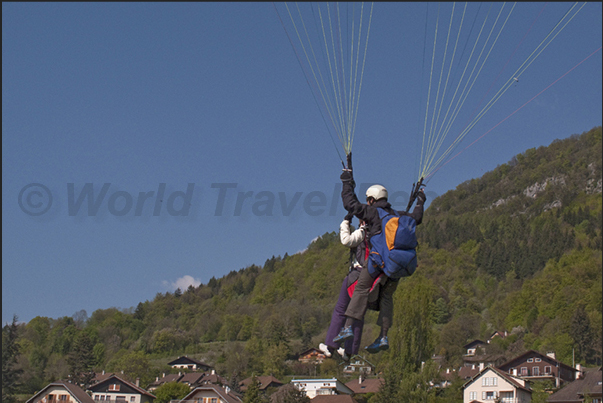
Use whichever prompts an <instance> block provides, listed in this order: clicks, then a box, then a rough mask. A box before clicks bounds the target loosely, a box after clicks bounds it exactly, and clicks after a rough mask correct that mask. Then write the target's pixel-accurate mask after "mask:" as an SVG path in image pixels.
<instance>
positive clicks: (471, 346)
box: [463, 339, 488, 357]
mask: <svg viewBox="0 0 603 403" xmlns="http://www.w3.org/2000/svg"><path fill="white" fill-rule="evenodd" d="M487 344H488V343H486V342H483V341H481V340H477V339H476V340H473V341H472V342H470V343H467V344H465V345H464V346H463V348H464V349H465V350H466V353H465V356H467V357H473V356H474V355H480V354H483V353H484V352H485V348H486V345H487Z"/></svg>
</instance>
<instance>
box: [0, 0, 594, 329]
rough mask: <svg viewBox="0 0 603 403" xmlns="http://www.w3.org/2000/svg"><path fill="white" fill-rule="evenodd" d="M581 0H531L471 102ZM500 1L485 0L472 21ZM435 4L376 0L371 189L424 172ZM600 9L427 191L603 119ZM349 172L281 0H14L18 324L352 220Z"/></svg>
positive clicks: (366, 124)
mask: <svg viewBox="0 0 603 403" xmlns="http://www.w3.org/2000/svg"><path fill="white" fill-rule="evenodd" d="M501 4H502V3H494V5H493V9H500V7H501ZM572 4H573V3H518V4H517V6H516V8H515V9H514V10H513V13H512V14H511V16H510V17H509V20H508V26H506V27H505V30H504V31H503V33H502V34H501V36H500V39H499V40H498V42H497V43H496V47H494V48H493V50H492V54H491V59H490V60H489V62H488V63H487V64H485V65H484V69H483V73H482V74H483V81H479V82H476V86H475V89H474V90H473V91H474V93H473V94H472V95H471V97H470V98H468V100H467V105H466V106H465V107H464V108H465V109H466V110H467V111H469V112H471V111H472V110H475V108H476V106H475V105H478V102H479V100H480V99H481V98H482V97H483V96H484V94H486V93H488V92H487V89H488V88H490V86H491V85H493V87H492V88H494V92H495V91H496V89H497V88H498V87H499V86H500V85H499V83H500V82H501V80H503V77H504V79H505V80H506V79H507V78H508V76H509V74H510V72H513V71H514V69H515V68H517V66H519V65H520V64H521V63H522V62H523V61H524V60H526V57H527V56H528V55H529V54H530V53H531V52H532V51H533V50H534V49H535V48H536V47H537V45H538V44H539V43H540V42H541V41H542V39H543V38H544V37H545V36H546V35H547V34H548V33H549V32H550V30H551V29H552V28H553V26H554V25H555V24H556V23H557V22H558V21H559V20H560V19H561V17H562V16H563V15H564V14H565V13H566V11H567V10H568V9H569V8H570V7H571V5H572ZM581 4H583V3H580V4H579V5H581ZM275 5H276V8H277V9H278V10H279V14H280V15H281V17H283V21H284V22H285V23H286V24H287V23H288V22H287V19H286V18H285V17H286V15H285V14H284V12H285V8H284V5H283V4H282V3H276V4H275ZM490 5H491V3H485V4H484V5H483V6H482V8H481V9H479V8H478V7H479V5H478V4H477V3H470V4H469V6H468V9H467V10H468V11H467V20H466V24H469V22H470V21H472V18H473V17H474V16H476V18H475V21H478V24H477V25H479V21H480V19H479V18H477V16H480V15H481V14H480V13H485V12H486V11H487V9H488V8H489V7H490ZM462 6H463V4H459V5H458V7H459V8H458V9H457V10H460V8H461V7H462ZM437 7H438V5H437V4H436V3H430V4H429V6H428V5H427V4H426V3H376V4H375V5H374V9H373V15H372V21H371V31H370V38H369V43H368V47H367V57H366V65H365V69H364V76H363V83H362V93H361V97H360V99H359V107H358V113H357V121H356V122H357V124H356V129H355V140H354V143H353V155H354V169H355V177H356V182H357V183H358V184H359V186H360V187H362V184H372V183H374V182H379V183H382V184H384V185H385V186H386V187H388V189H389V190H390V194H393V193H394V192H408V191H409V190H410V188H411V185H412V183H413V181H414V180H415V179H416V177H417V161H418V155H419V153H418V150H420V144H421V141H422V131H421V127H422V126H421V125H422V123H421V122H422V120H421V119H422V116H423V117H424V115H422V113H424V108H425V105H426V88H427V85H426V80H425V77H426V76H427V75H428V70H426V69H427V68H426V67H425V66H426V65H428V64H429V63H424V62H423V60H424V55H429V54H430V53H429V52H431V50H432V45H433V36H434V32H435V30H434V27H435V16H436V15H437ZM451 7H452V3H444V4H442V5H441V8H440V13H441V14H440V15H441V18H442V20H441V24H442V25H441V27H442V28H441V29H440V31H439V32H440V35H441V34H442V32H444V31H445V30H446V28H447V26H446V25H445V24H444V21H447V20H446V18H450V15H451ZM455 15H456V16H460V14H459V13H458V11H457V14H455ZM601 15H602V10H601V3H600V2H599V3H587V4H586V5H585V6H584V8H583V9H582V10H581V11H580V12H579V13H578V14H577V15H576V16H575V17H574V18H573V19H572V20H571V21H570V22H569V23H568V25H567V26H566V27H565V28H564V29H563V31H561V32H560V33H559V35H558V36H557V37H556V38H555V39H554V40H553V41H552V42H551V44H550V45H549V46H548V47H547V48H546V49H545V50H544V51H543V52H542V53H541V54H540V55H539V56H538V58H537V59H536V60H534V62H533V63H531V64H530V66H529V68H527V69H526V70H525V72H524V73H522V76H521V78H520V79H519V81H518V82H517V83H514V84H513V85H512V86H511V87H510V88H509V90H508V91H507V92H506V93H505V94H504V97H501V99H500V100H499V101H498V102H497V103H496V104H495V105H494V106H493V107H492V108H491V109H490V110H488V112H487V114H485V115H484V117H483V118H482V119H481V120H479V122H478V123H477V124H476V125H475V127H474V128H473V129H472V130H471V131H470V132H469V133H468V134H467V136H466V138H465V140H464V142H463V143H462V144H461V145H460V146H459V147H458V149H457V151H461V150H463V149H464V148H465V147H466V146H467V145H469V144H470V143H471V142H472V141H474V140H476V139H477V138H479V137H481V136H482V135H484V134H486V133H487V134H486V135H485V136H483V138H482V139H481V140H479V141H478V142H477V143H475V144H474V145H473V146H471V147H470V148H468V149H466V150H465V151H463V152H462V153H461V154H460V155H459V156H458V157H457V158H455V159H454V160H452V161H451V162H450V163H448V164H447V165H445V166H444V167H443V168H442V169H440V170H439V171H438V172H437V173H436V174H435V175H434V176H433V178H432V179H431V180H430V182H429V183H428V187H427V189H426V190H427V191H428V192H429V193H428V195H429V196H430V200H431V199H433V197H434V196H436V195H441V194H443V193H445V192H446V191H448V190H450V189H454V188H455V187H456V186H457V185H459V184H460V183H462V182H464V181H466V180H468V179H471V178H476V177H480V176H481V175H483V174H484V173H485V172H487V171H490V170H492V169H494V168H495V167H496V166H497V165H500V164H504V163H506V162H508V161H509V160H510V159H511V157H512V156H514V155H516V154H518V153H521V152H523V151H525V150H526V149H528V148H532V147H539V146H541V145H548V144H550V143H551V142H552V141H553V140H555V139H558V138H566V137H568V136H570V135H572V134H574V133H582V132H584V131H587V130H590V129H591V128H593V127H594V126H598V125H601V109H602V108H601V88H602V85H601V71H602V66H601V51H598V52H596V53H595V54H594V55H592V56H591V57H590V58H588V59H587V60H585V61H583V60H584V59H585V58H586V57H587V56H589V55H591V54H592V53H593V52H595V51H596V50H597V49H600V47H601V41H602V40H601V32H602V27H601ZM287 18H288V17H287ZM289 22H290V20H289ZM466 26H467V27H468V26H469V25H466ZM289 30H290V27H289ZM288 32H290V31H288ZM426 32H427V34H426ZM474 32H475V31H474ZM526 32H527V34H526ZM524 35H525V39H522V38H524ZM440 38H442V37H440ZM428 42H429V43H428ZM518 44H521V46H520V47H517V45H518ZM516 47H517V50H516V51H515V49H516ZM459 49H460V48H459ZM466 54H468V53H466ZM511 55H513V58H510V56H511ZM507 61H509V64H508V67H507V68H506V69H505V70H504V71H503V73H502V74H501V76H500V77H501V78H500V79H499V81H498V82H495V81H494V79H495V77H497V75H498V74H499V72H500V71H501V68H502V67H503V66H504V65H505V64H506V63H507ZM580 62H582V63H581V64H579V63H580ZM578 64H579V65H578ZM576 65H578V66H577V67H576ZM574 67H575V69H574V70H572V71H570V69H572V68H574ZM568 71H570V72H569V73H568V74H567V75H565V76H564V74H565V73H567V72H568ZM562 76H563V78H561V79H560V80H559V81H557V82H555V81H556V80H558V79H559V78H560V77H562ZM492 82H495V84H491V83H492ZM552 83H555V84H554V85H552V86H551V87H550V88H548V89H547V90H546V91H545V92H543V93H542V94H540V95H538V94H539V93H540V92H541V91H542V90H543V89H545V88H547V87H548V86H549V85H551V84H552ZM492 93H493V92H490V94H492ZM536 95H538V97H536V98H534V99H533V100H532V101H531V102H529V103H528V104H527V105H525V107H523V108H521V109H520V110H518V111H517V112H516V113H515V114H513V115H512V116H511V117H509V118H508V119H507V120H504V119H505V118H507V117H508V116H509V115H510V114H512V113H513V112H514V111H516V110H517V109H518V108H520V107H521V106H522V105H524V104H525V103H526V102H527V101H529V100H531V99H532V98H533V97H534V96H536ZM486 97H487V96H486ZM486 99H487V98H486ZM471 102H473V103H471ZM468 116H469V115H460V116H459V120H460V121H465V119H467V117H468ZM503 120H504V121H503ZM501 121H503V122H502V123H500V122H501ZM499 123H500V124H499ZM455 130H457V129H453V130H452V131H453V132H454V131H455ZM457 131H458V130H457ZM340 148H341V147H340ZM339 152H340V153H342V151H341V150H340V151H339ZM340 172H341V162H340V160H339V156H338V154H337V152H336V149H335V147H334V146H333V142H332V140H331V138H330V137H329V132H328V130H327V128H326V125H325V123H324V121H323V119H322V118H321V115H320V112H319V109H318V107H317V105H316V103H315V101H314V99H313V96H312V92H311V90H310V88H309V86H308V84H307V82H306V79H305V77H304V74H303V72H302V69H301V68H300V64H299V62H298V60H297V59H296V57H295V53H294V51H293V50H292V47H291V44H290V43H289V40H288V39H287V35H286V33H285V30H284V29H283V26H282V25H281V22H280V20H279V17H278V15H277V13H276V11H275V6H274V5H273V4H272V3H176V4H171V3H170V4H167V3H49V4H46V3H3V4H2V193H3V198H2V321H3V323H6V322H8V321H10V320H11V318H12V315H13V314H17V315H18V317H19V319H20V320H22V321H29V320H31V319H32V318H34V317H35V316H47V317H51V318H59V317H62V316H71V315H72V314H74V313H75V312H77V311H80V310H82V309H84V310H86V311H87V313H88V315H90V314H92V312H93V311H95V310H97V309H106V308H110V307H118V308H122V309H127V308H130V307H135V306H136V305H137V304H138V303H139V302H143V301H145V300H152V299H153V298H154V297H155V295H156V294H157V293H158V292H166V291H170V292H172V291H174V289H175V288H176V287H178V286H181V287H182V288H186V287H187V286H188V285H189V284H194V285H198V284H199V283H207V282H208V281H209V279H210V278H211V277H216V278H219V277H222V276H224V275H226V274H228V272H230V271H232V270H239V269H241V268H244V267H246V266H248V265H251V264H258V265H262V264H263V263H264V261H265V260H266V259H268V258H270V257H271V256H273V255H281V256H282V255H284V254H285V253H288V254H293V253H297V252H299V251H302V250H304V249H305V248H306V247H307V245H308V244H309V243H310V242H311V240H312V239H314V238H315V237H317V236H319V235H321V234H324V233H325V232H328V231H337V230H338V226H339V222H340V221H341V219H342V218H343V216H344V215H345V212H344V210H343V207H342V206H341V202H340V200H339V188H338V186H339V174H340ZM87 184H89V185H87ZM105 184H106V185H105ZM89 192H90V193H89ZM160 193H161V194H162V195H159V194H160ZM49 194H50V195H51V196H49ZM88 196H92V198H90V197H88ZM101 196H102V197H101ZM50 197H51V198H52V200H51V203H48V202H49V201H50ZM402 199H403V197H402V198H400V199H397V200H398V207H399V208H402V207H403V205H405V203H404V202H403V201H402ZM89 201H90V202H91V204H90V205H88V202H89ZM93 201H96V202H98V205H94V203H92V202H93ZM46 207H48V208H46ZM428 218H429V215H428V214H427V215H426V219H428Z"/></svg>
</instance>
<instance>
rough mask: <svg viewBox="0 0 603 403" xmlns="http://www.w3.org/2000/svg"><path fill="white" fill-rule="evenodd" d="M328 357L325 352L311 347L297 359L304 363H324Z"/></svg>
mask: <svg viewBox="0 0 603 403" xmlns="http://www.w3.org/2000/svg"><path fill="white" fill-rule="evenodd" d="M326 358H327V357H326V356H325V354H324V353H323V352H322V351H320V350H319V349H317V348H314V347H312V348H310V349H308V350H306V351H304V352H302V353H300V354H299V358H298V359H297V360H298V361H299V362H303V363H304V364H322V363H323V361H324V360H325V359H326Z"/></svg>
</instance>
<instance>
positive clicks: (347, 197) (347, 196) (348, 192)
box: [341, 182, 424, 242]
mask: <svg viewBox="0 0 603 403" xmlns="http://www.w3.org/2000/svg"><path fill="white" fill-rule="evenodd" d="M341 199H342V200H343V207H344V208H345V209H346V210H347V211H349V212H350V213H351V214H354V215H355V216H356V217H358V218H359V219H361V220H364V221H366V223H367V225H368V232H367V239H368V240H369V242H370V239H371V237H373V236H375V235H377V234H378V233H380V232H381V219H380V218H379V211H378V210H377V207H381V208H382V209H384V210H385V211H387V212H389V213H393V212H394V209H392V206H391V204H389V203H388V202H387V200H385V199H380V200H377V201H376V202H375V203H374V204H373V205H372V206H369V205H368V204H363V203H360V201H358V197H356V193H354V186H352V182H343V188H342V190H341ZM423 203H424V200H422V199H421V198H420V197H417V202H416V205H415V208H414V210H413V212H412V213H407V212H406V211H398V214H399V215H408V216H410V217H412V218H414V220H415V221H416V222H417V225H419V224H421V222H422V220H423Z"/></svg>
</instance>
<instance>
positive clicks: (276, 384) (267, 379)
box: [239, 376, 284, 392]
mask: <svg viewBox="0 0 603 403" xmlns="http://www.w3.org/2000/svg"><path fill="white" fill-rule="evenodd" d="M251 379H252V378H247V379H243V380H242V381H241V382H239V389H241V392H245V391H246V390H247V387H248V386H249V384H250V383H251ZM256 379H257V381H258V384H259V388H260V390H261V391H265V390H266V389H268V388H280V387H281V386H283V385H284V384H283V383H282V382H281V381H279V380H278V379H276V378H275V377H273V376H258V377H256Z"/></svg>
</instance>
